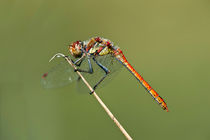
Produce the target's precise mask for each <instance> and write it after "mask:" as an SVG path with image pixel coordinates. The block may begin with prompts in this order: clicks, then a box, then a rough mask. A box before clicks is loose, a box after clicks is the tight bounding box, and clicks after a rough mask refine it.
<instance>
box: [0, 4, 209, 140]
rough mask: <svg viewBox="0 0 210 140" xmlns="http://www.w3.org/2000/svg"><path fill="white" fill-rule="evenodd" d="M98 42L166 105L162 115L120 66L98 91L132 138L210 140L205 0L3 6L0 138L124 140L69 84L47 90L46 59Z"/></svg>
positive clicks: (0, 14)
mask: <svg viewBox="0 0 210 140" xmlns="http://www.w3.org/2000/svg"><path fill="white" fill-rule="evenodd" d="M94 36H102V37H104V38H108V39H110V40H112V41H113V42H114V43H115V44H116V45H118V46H120V48H121V49H122V50H123V52H124V54H125V56H126V57H127V59H128V61H129V62H130V63H131V64H132V65H133V66H134V68H135V69H136V70H137V71H138V72H139V73H140V74H142V76H143V77H144V79H145V80H147V81H148V82H149V83H150V84H151V85H152V87H153V88H154V89H156V91H158V93H159V94H160V95H161V96H162V97H163V98H164V99H165V101H166V102H167V104H168V107H169V110H170V112H168V113H167V112H165V111H163V110H162V109H161V108H160V107H159V106H158V105H157V103H155V102H154V101H153V100H152V98H151V97H150V95H148V93H147V92H146V91H145V89H144V88H143V87H142V86H140V85H139V83H138V82H137V80H136V79H135V78H133V77H132V75H131V74H130V73H129V72H128V71H127V70H126V69H123V70H122V71H121V72H120V73H119V74H118V75H117V76H116V77H115V78H114V79H113V80H112V81H111V82H110V84H108V85H107V86H106V87H104V88H102V89H99V90H98V91H97V93H98V94H99V96H100V97H101V98H102V100H103V101H104V102H105V103H106V104H107V106H108V107H109V108H110V110H111V111H112V112H113V114H114V115H115V116H116V117H117V119H118V120H119V121H120V123H121V124H122V125H123V126H124V127H125V129H126V130H127V131H128V133H129V134H130V135H131V136H132V137H133V138H134V139H138V140H139V139H143V140H152V139H156V140H157V139H161V140H169V139H170V140H178V139H179V140H181V139H183V140H188V139H191V140H193V139H195V140H197V139H202V140H207V139H210V133H209V131H210V120H209V118H210V108H209V106H210V99H209V98H210V94H209V84H210V80H209V79H210V72H209V71H210V65H209V64H210V63H209V60H210V55H209V53H210V39H209V37H210V2H209V1H208V0H176V1H170V0H158V1H157V0H130V1H122V0H106V1H100V0H86V1H85V0H61V1H52V0H45V1H44V0H30V1H28V0H1V4H0V48H1V49H0V50H1V51H0V54H1V55H0V139H1V140H70V139H72V140H90V139H91V140H93V139H95V140H99V139H100V140H107V139H113V140H117V139H119V140H120V139H125V138H124V136H123V135H122V134H121V132H120V131H119V129H118V128H117V127H116V126H115V124H114V123H113V121H112V120H111V119H110V118H109V117H108V115H107V114H106V113H105V111H104V110H103V109H102V108H101V106H100V105H99V104H98V102H97V101H96V100H95V98H94V97H93V96H89V95H88V94H83V95H81V94H77V92H76V90H75V88H74V86H75V84H72V85H69V86H66V87H63V88H57V89H53V90H45V89H43V88H42V86H41V84H40V79H41V75H42V74H43V73H44V72H46V70H48V69H49V68H50V64H49V63H48V60H49V59H50V57H51V56H52V55H53V54H55V53H57V52H62V53H65V54H67V53H68V52H67V46H68V44H69V43H71V42H73V41H75V40H87V39H89V38H90V37H94Z"/></svg>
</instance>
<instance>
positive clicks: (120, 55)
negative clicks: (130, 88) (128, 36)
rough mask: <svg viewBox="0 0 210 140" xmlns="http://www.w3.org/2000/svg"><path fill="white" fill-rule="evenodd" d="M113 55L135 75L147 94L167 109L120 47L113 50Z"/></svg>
mask: <svg viewBox="0 0 210 140" xmlns="http://www.w3.org/2000/svg"><path fill="white" fill-rule="evenodd" d="M115 57H116V58H117V59H118V60H119V61H120V62H121V63H122V64H123V65H124V66H125V67H126V68H127V69H128V70H129V71H130V72H131V73H132V74H133V75H134V76H135V77H136V79H137V80H138V81H139V82H140V83H141V85H142V86H143V87H144V88H145V89H146V90H147V91H148V92H149V94H150V95H151V96H152V97H153V98H154V99H155V101H156V102H157V103H158V104H159V105H160V106H161V107H162V108H163V110H167V111H168V107H167V105H166V103H165V101H164V100H163V99H162V98H161V97H160V96H159V94H158V93H157V92H156V91H155V90H154V89H153V88H152V87H151V86H150V85H149V84H148V83H147V82H146V81H145V80H144V79H143V77H142V76H141V75H140V74H139V73H138V72H136V70H135V69H134V68H133V67H132V66H131V65H130V63H128V61H127V60H126V58H125V56H124V55H123V53H122V51H121V50H120V49H117V50H116V51H115Z"/></svg>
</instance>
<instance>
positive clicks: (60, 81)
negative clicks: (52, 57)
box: [41, 59, 78, 88]
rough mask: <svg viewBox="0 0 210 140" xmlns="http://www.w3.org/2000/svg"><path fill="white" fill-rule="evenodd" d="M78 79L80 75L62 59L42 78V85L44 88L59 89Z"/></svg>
mask: <svg viewBox="0 0 210 140" xmlns="http://www.w3.org/2000/svg"><path fill="white" fill-rule="evenodd" d="M76 79H78V75H77V74H76V73H75V72H74V69H73V68H72V67H71V66H70V65H69V64H68V63H67V62H66V61H64V60H63V59H62V61H60V62H59V63H58V64H57V65H55V66H54V67H52V68H51V69H50V71H49V72H47V73H45V74H44V75H43V76H42V80H41V84H42V85H43V87H44V88H57V87H62V86H65V85H67V84H69V83H72V82H74V81H75V80H76Z"/></svg>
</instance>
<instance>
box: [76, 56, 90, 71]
mask: <svg viewBox="0 0 210 140" xmlns="http://www.w3.org/2000/svg"><path fill="white" fill-rule="evenodd" d="M82 61H83V60H81V61H80V63H79V64H78V66H80V65H81V63H82ZM75 62H76V61H75ZM88 66H89V69H88V70H82V69H76V70H75V71H79V72H86V73H90V74H92V73H93V67H92V64H91V62H90V58H89V57H88Z"/></svg>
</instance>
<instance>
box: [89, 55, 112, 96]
mask: <svg viewBox="0 0 210 140" xmlns="http://www.w3.org/2000/svg"><path fill="white" fill-rule="evenodd" d="M93 60H94V61H95V62H96V64H97V65H98V66H99V67H100V68H101V69H102V70H104V72H105V75H104V76H103V77H102V78H101V79H100V80H99V81H98V82H97V83H96V85H95V86H94V87H93V90H95V89H96V87H97V86H98V85H99V84H100V83H101V82H102V81H103V80H104V79H105V78H106V76H107V75H108V74H109V73H110V71H109V70H108V68H106V67H105V66H103V65H102V64H101V63H99V62H98V61H97V60H96V59H95V57H93ZM92 93H93V92H91V93H90V94H92Z"/></svg>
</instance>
